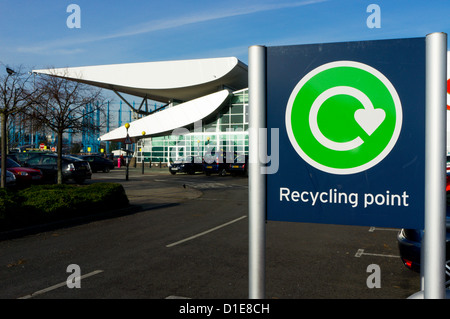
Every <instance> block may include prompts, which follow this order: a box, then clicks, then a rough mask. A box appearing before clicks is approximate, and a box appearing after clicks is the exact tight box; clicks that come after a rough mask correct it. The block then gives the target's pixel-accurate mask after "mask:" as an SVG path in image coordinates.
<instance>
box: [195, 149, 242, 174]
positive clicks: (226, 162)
mask: <svg viewBox="0 0 450 319" xmlns="http://www.w3.org/2000/svg"><path fill="white" fill-rule="evenodd" d="M227 156H228V157H227ZM234 157H235V154H234V153H231V154H230V153H227V152H225V151H218V152H214V150H211V151H207V152H206V154H205V160H204V162H203V171H204V172H205V174H206V175H207V176H209V175H211V174H219V176H225V175H227V173H228V170H229V168H230V164H231V163H233V162H234Z"/></svg>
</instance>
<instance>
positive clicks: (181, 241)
mask: <svg viewBox="0 0 450 319" xmlns="http://www.w3.org/2000/svg"><path fill="white" fill-rule="evenodd" d="M246 217H247V216H241V217H239V218H236V219H233V220H232V221H229V222H228V223H225V224H222V225H219V226H217V227H214V228H211V229H209V230H206V231H204V232H201V233H198V234H197V235H194V236H191V237H188V238H185V239H182V240H180V241H177V242H175V243H172V244H169V245H166V247H167V248H170V247H173V246H176V245H178V244H181V243H184V242H186V241H189V240H192V239H195V238H197V237H200V236H203V235H206V234H208V233H211V232H213V231H216V230H218V229H220V228H223V227H225V226H228V225H231V224H233V223H235V222H238V221H240V220H241V219H244V218H246Z"/></svg>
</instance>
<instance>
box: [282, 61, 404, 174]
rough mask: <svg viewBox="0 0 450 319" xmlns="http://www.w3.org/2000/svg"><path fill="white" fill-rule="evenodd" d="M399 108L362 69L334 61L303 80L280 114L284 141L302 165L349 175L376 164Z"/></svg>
mask: <svg viewBox="0 0 450 319" xmlns="http://www.w3.org/2000/svg"><path fill="white" fill-rule="evenodd" d="M402 119H403V115H402V106H401V102H400V98H399V96H398V94H397V91H396V90H395V88H394V86H393V85H392V84H391V82H390V81H389V80H388V79H387V78H386V77H385V76H384V75H383V74H382V73H380V72H379V71H377V70H376V69H374V68H372V67H371V66H368V65H366V64H363V63H359V62H354V61H336V62H331V63H327V64H324V65H322V66H319V67H317V68H316V69H314V70H312V71H311V72H309V73H308V74H307V75H305V76H304V77H303V78H302V79H301V80H300V82H299V83H298V84H297V85H296V86H295V88H294V90H293V91H292V93H291V96H290V98H289V101H288V104H287V108H286V130H287V133H288V137H289V140H290V142H291V144H292V146H293V147H294V149H295V150H296V151H297V153H298V154H299V155H300V157H302V158H303V159H304V160H305V161H306V162H307V163H309V164H310V165H312V166H313V167H315V168H317V169H319V170H322V171H325V172H328V173H333V174H354V173H359V172H362V171H365V170H367V169H369V168H371V167H373V166H375V165H376V164H378V163H379V162H381V161H382V160H383V159H384V158H385V157H386V156H387V155H388V154H389V152H390V151H391V150H392V148H393V147H394V145H395V144H396V142H397V139H398V137H399V135H400V131H401V127H402Z"/></svg>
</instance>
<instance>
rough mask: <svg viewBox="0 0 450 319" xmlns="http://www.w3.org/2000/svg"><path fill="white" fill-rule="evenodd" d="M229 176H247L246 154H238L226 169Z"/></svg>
mask: <svg viewBox="0 0 450 319" xmlns="http://www.w3.org/2000/svg"><path fill="white" fill-rule="evenodd" d="M228 171H229V172H230V174H231V176H236V175H244V176H248V155H238V156H236V158H235V159H234V162H233V163H231V164H230V167H229V169H228Z"/></svg>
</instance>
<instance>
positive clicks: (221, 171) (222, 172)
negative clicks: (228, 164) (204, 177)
mask: <svg viewBox="0 0 450 319" xmlns="http://www.w3.org/2000/svg"><path fill="white" fill-rule="evenodd" d="M225 175H227V170H226V169H225V168H222V169H221V170H220V171H219V176H225Z"/></svg>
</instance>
